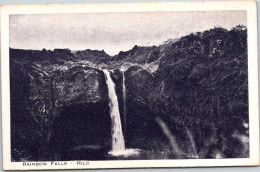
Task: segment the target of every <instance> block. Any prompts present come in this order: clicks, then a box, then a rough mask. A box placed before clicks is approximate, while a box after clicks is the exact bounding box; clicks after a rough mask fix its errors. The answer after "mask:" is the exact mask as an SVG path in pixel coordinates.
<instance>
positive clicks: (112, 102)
mask: <svg viewBox="0 0 260 172" xmlns="http://www.w3.org/2000/svg"><path fill="white" fill-rule="evenodd" d="M103 72H104V74H105V77H106V84H107V88H108V97H109V108H110V117H111V121H112V150H111V151H110V152H109V154H111V155H113V156H125V157H127V156H131V155H138V154H139V149H125V140H124V136H123V131H122V126H121V119H120V113H119V106H118V99H117V95H116V88H115V83H114V82H113V80H112V78H111V76H110V73H109V71H108V70H103ZM123 77H124V75H123ZM123 80H124V78H123ZM123 92H124V93H123V94H124V99H125V81H123ZM124 113H126V105H125V100H124ZM124 122H125V123H126V121H124ZM125 125H126V124H125Z"/></svg>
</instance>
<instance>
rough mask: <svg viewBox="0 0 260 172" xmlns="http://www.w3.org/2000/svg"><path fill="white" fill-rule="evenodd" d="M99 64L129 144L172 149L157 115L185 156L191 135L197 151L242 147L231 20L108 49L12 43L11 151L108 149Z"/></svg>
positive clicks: (208, 153) (243, 69) (18, 154)
mask: <svg viewBox="0 0 260 172" xmlns="http://www.w3.org/2000/svg"><path fill="white" fill-rule="evenodd" d="M122 68H123V71H124V76H125V86H126V116H124V105H123V89H122V84H123V78H122V74H123V72H122ZM101 69H109V70H111V77H112V79H113V81H114V82H115V85H116V93H117V96H118V100H119V109H120V115H121V121H122V124H123V132H124V136H125V142H126V146H127V147H130V148H139V149H142V150H158V151H168V152H171V147H170V144H169V140H168V138H167V137H166V136H165V135H164V134H163V131H162V129H161V128H160V126H159V125H158V122H157V121H156V118H157V117H160V119H162V120H163V121H165V124H166V125H167V126H168V128H169V130H170V131H171V133H172V134H173V135H174V136H175V138H176V141H177V142H178V143H179V147H180V149H181V150H182V152H184V154H185V157H186V158H187V157H189V156H190V154H191V152H192V151H193V152H194V150H191V147H192V146H191V140H192V139H191V137H190V136H192V137H193V140H194V143H195V146H196V148H193V149H195V152H197V153H198V154H199V157H200V158H215V157H216V154H218V152H221V155H222V156H223V157H226V158H234V157H248V149H247V148H246V144H248V143H244V142H242V141H241V139H240V137H244V136H245V137H247V138H248V135H249V134H248V128H247V127H245V125H244V124H246V123H247V124H248V79H247V78H248V77H247V30H246V28H245V27H243V26H237V27H235V28H233V29H232V30H230V31H227V30H225V29H222V28H214V29H211V30H208V31H205V32H203V33H194V34H191V35H188V36H185V37H182V38H180V39H178V40H169V41H167V42H165V43H164V44H162V45H160V46H158V47H156V46H153V47H140V46H134V47H133V48H132V49H131V50H129V51H127V52H120V53H119V54H118V55H116V56H113V57H110V56H108V55H107V54H106V53H105V52H104V51H97V50H84V51H78V52H71V51H68V50H56V51H49V50H43V51H33V50H15V49H10V73H11V76H10V77H11V80H10V81H11V132H12V159H13V160H14V161H20V160H21V159H29V160H44V159H48V160H49V159H54V160H69V159H86V158H87V159H90V160H92V159H93V160H94V159H105V157H103V155H104V152H105V153H107V152H108V150H109V149H110V148H111V145H110V144H111V121H110V116H109V107H108V93H107V86H106V82H105V77H104V74H103V72H102V70H101ZM124 121H126V123H125V122H124ZM94 133H95V134H94ZM21 143H22V144H21ZM52 145H54V146H52ZM50 150H51V151H50ZM48 152H53V154H51V155H50V154H48ZM87 154H88V155H90V156H89V157H86V155H87Z"/></svg>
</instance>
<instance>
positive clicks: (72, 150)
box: [50, 101, 111, 160]
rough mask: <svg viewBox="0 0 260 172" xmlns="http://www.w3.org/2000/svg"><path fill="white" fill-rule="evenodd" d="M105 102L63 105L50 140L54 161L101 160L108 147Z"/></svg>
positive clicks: (108, 129)
mask: <svg viewBox="0 0 260 172" xmlns="http://www.w3.org/2000/svg"><path fill="white" fill-rule="evenodd" d="M110 142H111V120H110V116H109V107H108V102H105V101H103V102H97V103H88V104H78V105H71V106H68V107H65V108H64V109H63V110H62V111H61V114H60V117H59V118H57V119H56V120H55V122H54V126H53V134H52V137H51V142H50V147H51V148H50V149H51V150H52V152H53V153H54V154H53V159H54V160H80V159H84V160H95V159H102V155H104V153H107V152H108V150H109V148H110V147H111V145H110V144H111V143H110Z"/></svg>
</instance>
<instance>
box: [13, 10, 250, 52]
mask: <svg viewBox="0 0 260 172" xmlns="http://www.w3.org/2000/svg"><path fill="white" fill-rule="evenodd" d="M239 24H242V25H245V26H246V12H244V11H213V12H145V13H91V14H48V15H11V16H10V47H11V48H20V49H43V48H46V49H54V48H70V49H71V50H84V49H97V50H102V49H104V50H105V51H106V52H107V53H108V54H110V55H115V54H117V53H118V52H119V51H126V50H129V49H131V48H132V47H133V46H134V45H140V46H150V45H159V44H161V43H163V42H164V41H166V40H168V39H170V38H172V39H174V38H179V37H180V36H184V35H187V34H189V33H192V32H198V31H204V30H207V29H210V28H213V27H214V26H221V27H223V28H226V29H231V28H232V27H234V26H236V25H239Z"/></svg>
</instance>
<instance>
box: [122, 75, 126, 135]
mask: <svg viewBox="0 0 260 172" xmlns="http://www.w3.org/2000/svg"><path fill="white" fill-rule="evenodd" d="M122 75H123V86H122V87H123V103H124V133H126V88H125V72H124V71H122Z"/></svg>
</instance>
